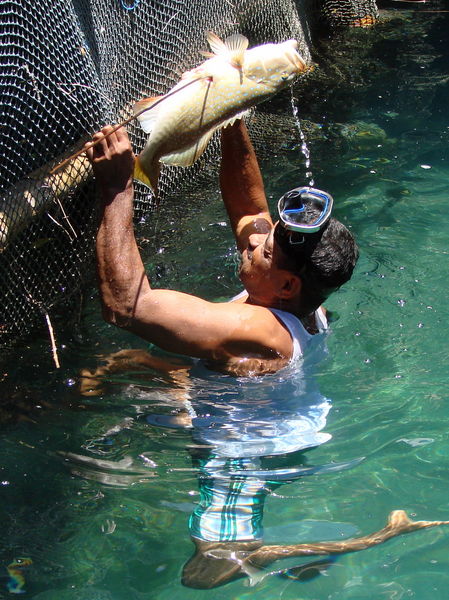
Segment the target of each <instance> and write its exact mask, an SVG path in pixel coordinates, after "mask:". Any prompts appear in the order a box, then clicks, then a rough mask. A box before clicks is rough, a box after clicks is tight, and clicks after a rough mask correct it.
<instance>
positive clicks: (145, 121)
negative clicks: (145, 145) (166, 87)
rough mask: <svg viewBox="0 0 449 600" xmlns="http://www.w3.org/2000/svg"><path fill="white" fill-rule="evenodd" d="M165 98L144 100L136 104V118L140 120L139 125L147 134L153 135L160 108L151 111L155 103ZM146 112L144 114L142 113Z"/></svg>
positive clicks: (158, 97) (157, 97)
mask: <svg viewBox="0 0 449 600" xmlns="http://www.w3.org/2000/svg"><path fill="white" fill-rule="evenodd" d="M162 98H163V96H155V97H154V98H143V99H142V100H139V101H138V102H136V103H135V104H134V116H136V117H137V118H138V120H139V123H140V125H141V127H142V129H143V130H144V131H145V133H151V131H152V130H153V126H154V123H155V122H156V119H157V116H158V108H157V107H156V108H154V109H153V110H150V109H151V107H152V106H153V104H154V103H155V102H158V101H159V100H161V99H162ZM142 111H144V112H142Z"/></svg>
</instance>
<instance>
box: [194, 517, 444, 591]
mask: <svg viewBox="0 0 449 600" xmlns="http://www.w3.org/2000/svg"><path fill="white" fill-rule="evenodd" d="M437 525H449V521H412V520H410V519H409V518H408V517H407V515H406V514H405V512H404V511H403V510H395V511H393V512H392V513H390V515H389V517H388V523H387V525H386V526H385V527H384V528H383V529H380V530H379V531H376V532H375V533H371V534H369V535H365V536H362V537H359V538H353V539H349V540H344V541H339V542H317V543H313V542H312V543H307V544H291V545H286V546H278V545H270V546H264V545H261V543H259V542H251V543H244V542H233V543H220V542H213V543H212V542H201V541H199V540H194V542H195V545H196V552H195V554H194V556H193V557H192V558H191V559H190V560H189V561H188V562H187V563H186V565H185V567H184V572H183V583H184V585H187V586H189V587H195V588H212V587H216V586H219V585H223V584H224V583H228V582H229V581H232V580H233V579H237V578H238V577H243V576H244V575H247V576H249V577H250V579H252V580H253V581H257V579H261V578H262V577H263V572H262V576H259V577H257V575H256V573H257V570H258V569H259V568H261V567H265V566H267V565H269V564H271V563H272V562H274V561H275V560H279V559H281V558H289V557H292V556H322V555H327V554H346V553H349V552H358V551H359V550H364V549H366V548H370V547H371V546H376V545H377V544H382V543H383V542H386V541H387V540H389V539H390V538H392V537H396V536H398V535H401V534H404V533H410V532H412V531H416V530H418V529H425V528H427V527H436V526H437Z"/></svg>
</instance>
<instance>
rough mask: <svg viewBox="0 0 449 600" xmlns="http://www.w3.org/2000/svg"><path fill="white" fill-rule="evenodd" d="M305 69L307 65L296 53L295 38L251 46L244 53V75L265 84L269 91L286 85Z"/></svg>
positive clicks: (296, 43)
mask: <svg viewBox="0 0 449 600" xmlns="http://www.w3.org/2000/svg"><path fill="white" fill-rule="evenodd" d="M306 70H307V65H306V63H305V61H304V60H303V59H302V58H301V56H300V54H299V53H298V42H297V41H296V40H287V41H286V42H282V43H280V44H263V45H262V46H256V47H255V48H251V50H248V51H247V52H246V54H245V62H244V65H243V73H244V75H245V76H246V77H247V78H248V79H251V80H253V81H254V82H256V83H258V84H261V85H263V86H265V87H266V88H267V91H270V92H271V93H274V92H276V91H278V90H280V89H282V88H283V87H286V86H287V85H289V84H290V83H291V82H292V81H293V80H294V79H295V78H296V77H297V76H298V75H299V74H300V73H303V72H304V71H306Z"/></svg>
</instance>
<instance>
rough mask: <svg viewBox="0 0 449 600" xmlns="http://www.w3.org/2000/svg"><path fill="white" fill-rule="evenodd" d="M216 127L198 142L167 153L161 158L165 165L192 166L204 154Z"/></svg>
mask: <svg viewBox="0 0 449 600" xmlns="http://www.w3.org/2000/svg"><path fill="white" fill-rule="evenodd" d="M215 131H216V128H213V129H212V130H211V131H208V132H207V133H205V134H204V135H203V136H202V137H201V138H200V139H199V140H198V141H197V142H195V143H194V144H192V146H189V147H188V148H184V149H182V150H179V151H177V152H172V153H171V154H166V155H165V156H161V158H160V159H159V160H160V161H161V163H164V165H172V166H177V167H190V166H191V165H193V163H194V162H195V161H196V160H197V159H198V158H199V157H200V156H201V155H202V154H203V152H204V151H205V150H206V146H207V144H208V143H209V140H210V138H211V137H212V136H213V134H214V132H215Z"/></svg>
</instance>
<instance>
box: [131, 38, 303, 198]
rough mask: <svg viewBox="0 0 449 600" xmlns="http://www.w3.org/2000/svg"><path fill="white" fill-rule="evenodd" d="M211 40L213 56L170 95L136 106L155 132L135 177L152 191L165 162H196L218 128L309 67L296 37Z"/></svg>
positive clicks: (143, 123) (144, 124)
mask: <svg viewBox="0 0 449 600" xmlns="http://www.w3.org/2000/svg"><path fill="white" fill-rule="evenodd" d="M207 40H208V42H209V45H210V48H211V50H212V52H207V53H203V54H205V55H206V56H208V57H209V58H208V60H206V61H205V62H203V63H202V64H201V65H199V66H198V67H196V68H194V69H192V70H191V71H187V72H185V73H184V74H183V75H182V77H181V81H180V82H179V83H178V84H177V85H176V86H175V87H174V88H172V90H170V92H169V93H168V94H166V96H165V97H164V96H158V97H155V98H146V99H144V100H140V101H139V102H137V104H136V105H135V108H134V110H135V114H136V116H137V118H138V120H139V122H140V124H141V126H142V128H143V130H144V131H145V132H146V133H148V134H150V135H149V137H148V141H147V144H146V146H145V148H144V149H143V151H142V152H141V153H140V154H139V156H138V157H137V159H136V165H135V172H134V176H135V178H136V179H138V180H139V181H141V182H143V183H145V184H146V185H148V186H149V187H151V188H152V189H153V190H156V189H157V183H158V178H159V173H160V163H163V164H166V165H177V166H182V167H188V166H190V165H192V164H193V163H194V162H195V161H196V160H197V159H198V158H199V157H200V156H201V155H202V154H203V152H204V150H205V149H206V146H207V144H208V142H209V140H210V139H211V137H212V135H213V134H214V133H215V132H216V131H217V130H218V129H220V128H222V127H225V126H227V125H229V124H231V123H232V122H234V121H235V120H236V119H237V118H239V117H240V116H241V115H242V113H243V112H244V111H246V110H247V109H249V108H251V107H252V106H254V105H256V104H258V103H260V102H263V101H264V100H267V99H268V98H270V97H271V96H273V95H274V94H275V93H276V92H278V91H280V90H281V89H283V88H285V87H286V86H288V85H289V84H290V83H291V82H292V81H293V80H294V79H295V78H296V77H297V76H298V75H299V74H300V73H303V72H304V71H306V70H307V65H306V63H305V62H304V60H303V59H302V58H301V56H300V55H299V54H298V52H297V47H298V43H297V41H296V40H288V41H286V42H283V43H279V44H263V45H261V46H256V47H254V48H252V49H250V50H248V49H247V48H248V39H247V38H246V37H245V36H243V35H241V34H238V33H237V34H233V35H231V36H230V37H228V38H226V40H225V41H224V42H223V41H222V40H221V39H220V38H219V37H218V36H216V35H215V34H214V33H211V32H209V33H208V34H207ZM161 100H162V101H161ZM156 103H158V105H157V106H155V104H156ZM149 109H152V110H149Z"/></svg>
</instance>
